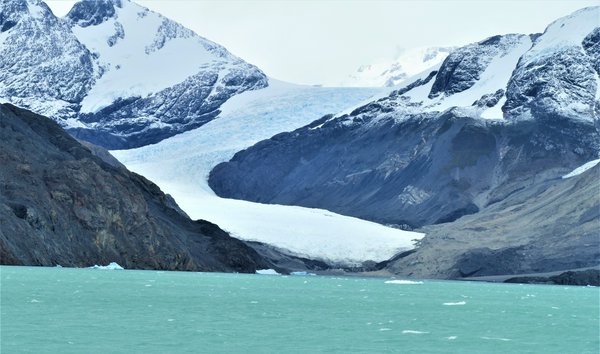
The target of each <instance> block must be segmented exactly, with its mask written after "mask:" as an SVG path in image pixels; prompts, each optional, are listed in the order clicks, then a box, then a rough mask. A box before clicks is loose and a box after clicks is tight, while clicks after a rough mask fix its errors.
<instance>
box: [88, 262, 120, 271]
mask: <svg viewBox="0 0 600 354" xmlns="http://www.w3.org/2000/svg"><path fill="white" fill-rule="evenodd" d="M90 268H91V269H102V270H124V269H125V268H123V267H121V266H120V265H119V264H118V263H117V262H110V264H109V265H107V266H99V265H97V264H94V265H93V266H92V267H90Z"/></svg>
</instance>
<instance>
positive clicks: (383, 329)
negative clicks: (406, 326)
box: [379, 327, 392, 332]
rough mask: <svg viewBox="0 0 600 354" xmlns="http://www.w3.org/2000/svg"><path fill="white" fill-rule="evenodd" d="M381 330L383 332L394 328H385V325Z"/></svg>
mask: <svg viewBox="0 0 600 354" xmlns="http://www.w3.org/2000/svg"><path fill="white" fill-rule="evenodd" d="M379 330H380V331H381V332H385V331H391V330H392V329H391V328H385V327H384V328H380V329H379Z"/></svg>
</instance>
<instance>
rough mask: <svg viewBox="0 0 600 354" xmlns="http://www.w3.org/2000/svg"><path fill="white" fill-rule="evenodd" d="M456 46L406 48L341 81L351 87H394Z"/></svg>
mask: <svg viewBox="0 0 600 354" xmlns="http://www.w3.org/2000/svg"><path fill="white" fill-rule="evenodd" d="M452 50H454V47H420V48H412V49H404V50H402V51H400V52H399V53H398V55H396V57H395V58H393V59H392V60H381V61H377V62H375V63H372V64H368V65H362V66H360V67H359V68H358V69H357V70H356V72H355V73H353V74H351V75H348V78H347V79H346V80H344V81H342V82H341V83H340V85H341V86H349V87H384V86H386V87H392V86H397V85H399V84H401V83H402V82H404V81H405V80H406V79H407V78H409V77H411V76H413V75H416V74H418V73H420V72H422V71H424V70H427V69H429V68H430V67H432V66H434V65H437V64H439V63H441V62H442V61H443V60H444V59H446V57H447V56H448V54H449V53H450V52H452Z"/></svg>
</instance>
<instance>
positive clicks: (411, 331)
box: [402, 329, 429, 334]
mask: <svg viewBox="0 0 600 354" xmlns="http://www.w3.org/2000/svg"><path fill="white" fill-rule="evenodd" d="M428 333H429V332H423V331H415V330H412V329H405V330H404V331H402V334H428Z"/></svg>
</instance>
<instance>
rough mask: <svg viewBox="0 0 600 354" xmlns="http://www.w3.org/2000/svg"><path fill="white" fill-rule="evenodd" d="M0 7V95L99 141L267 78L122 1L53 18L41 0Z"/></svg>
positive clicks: (146, 131)
mask: <svg viewBox="0 0 600 354" xmlns="http://www.w3.org/2000/svg"><path fill="white" fill-rule="evenodd" d="M0 10H1V12H2V13H3V17H6V19H3V21H2V24H1V26H0V27H2V28H3V29H4V30H3V31H2V32H1V33H0V55H1V56H0V69H3V70H0V82H2V84H0V101H1V102H10V103H13V104H16V105H18V106H21V107H24V108H28V109H31V110H33V111H36V112H37V113H41V114H45V115H47V116H50V117H51V118H53V119H55V120H56V121H57V122H59V123H60V124H61V126H63V127H64V128H67V130H68V131H69V132H70V133H71V134H72V135H74V136H76V137H78V138H81V139H84V140H88V141H90V142H92V143H95V144H97V145H101V146H103V147H106V148H111V149H115V148H132V147H138V146H143V145H147V144H151V143H156V142H158V141H160V140H163V139H165V138H167V137H169V136H173V135H175V134H178V133H181V132H183V131H187V130H190V129H193V128H196V127H198V126H201V125H202V124H205V123H206V122H208V121H210V120H212V119H214V118H215V117H216V116H217V115H218V114H219V107H220V106H221V105H222V104H223V103H224V102H225V101H227V100H228V99H229V98H230V97H232V96H234V95H236V94H239V93H241V92H244V91H246V90H253V89H259V88H263V87H266V86H267V85H268V79H267V77H266V76H265V75H264V73H262V71H260V70H259V69H258V68H256V67H255V66H253V65H251V64H248V63H246V62H244V61H243V60H241V59H240V58H238V57H235V56H234V55H232V54H231V53H229V52H228V51H227V50H226V49H225V48H223V47H222V46H220V45H218V44H216V43H214V42H211V41H209V40H207V39H204V38H202V37H200V36H198V35H196V34H195V33H194V32H192V31H191V30H189V29H186V28H184V27H183V26H181V25H179V24H177V23H176V22H174V21H171V20H169V19H167V18H166V17H164V16H162V15H160V14H157V13H155V12H153V11H150V10H148V9H146V8H144V7H142V6H139V5H137V4H135V3H133V2H131V1H129V0H122V1H121V0H119V1H113V0H110V1H108V0H105V1H94V0H82V1H80V2H77V3H76V4H75V5H74V6H73V8H72V9H71V11H70V12H69V13H68V14H67V15H66V16H65V17H64V18H60V19H59V18H57V17H55V16H54V14H53V13H52V12H51V10H50V9H49V8H48V6H47V5H46V4H45V3H44V2H43V1H41V0H11V1H8V2H3V3H2V5H1V7H0ZM24 49H25V50H24ZM177 53H179V54H177ZM182 53H185V54H182Z"/></svg>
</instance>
